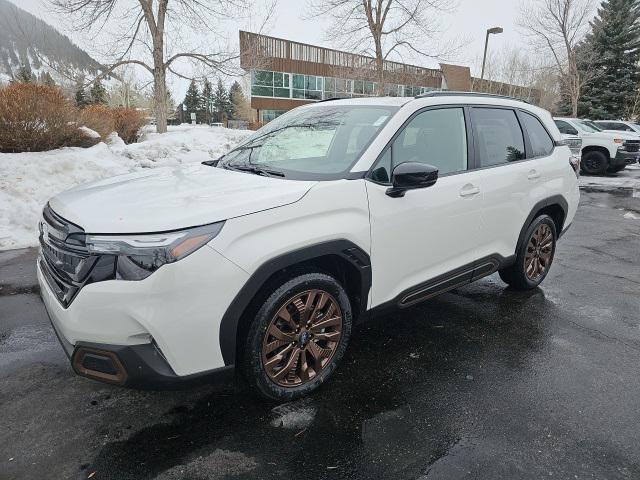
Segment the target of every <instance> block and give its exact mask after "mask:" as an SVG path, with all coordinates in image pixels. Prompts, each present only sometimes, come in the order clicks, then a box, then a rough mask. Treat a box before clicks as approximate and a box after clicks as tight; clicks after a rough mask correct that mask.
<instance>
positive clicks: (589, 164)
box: [580, 150, 609, 175]
mask: <svg viewBox="0 0 640 480" xmlns="http://www.w3.org/2000/svg"><path fill="white" fill-rule="evenodd" d="M608 167H609V159H608V158H607V155H605V154H604V153H602V152H600V151H598V150H594V151H591V152H587V153H585V154H583V155H582V160H581V162H580V168H581V169H582V173H586V174H589V175H603V174H604V173H606V171H607V168H608Z"/></svg>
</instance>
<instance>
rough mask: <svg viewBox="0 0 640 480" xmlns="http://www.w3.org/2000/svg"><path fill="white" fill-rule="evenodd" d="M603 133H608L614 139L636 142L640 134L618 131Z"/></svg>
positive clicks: (605, 131)
mask: <svg viewBox="0 0 640 480" xmlns="http://www.w3.org/2000/svg"><path fill="white" fill-rule="evenodd" d="M603 133H610V134H611V135H613V136H615V137H616V138H621V139H623V140H638V138H640V133H634V132H620V131H618V130H604V132H603Z"/></svg>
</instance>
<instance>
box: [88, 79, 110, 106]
mask: <svg viewBox="0 0 640 480" xmlns="http://www.w3.org/2000/svg"><path fill="white" fill-rule="evenodd" d="M89 94H90V95H91V103H93V104H98V103H100V104H103V105H104V104H106V103H107V90H106V89H105V88H104V86H103V85H102V82H101V81H100V80H98V81H97V82H95V83H94V84H93V86H92V87H91V90H90V91H89Z"/></svg>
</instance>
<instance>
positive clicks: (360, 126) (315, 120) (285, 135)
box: [219, 105, 398, 180]
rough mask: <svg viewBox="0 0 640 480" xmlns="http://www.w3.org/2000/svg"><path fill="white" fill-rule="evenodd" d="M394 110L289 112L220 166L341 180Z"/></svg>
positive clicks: (324, 108)
mask: <svg viewBox="0 0 640 480" xmlns="http://www.w3.org/2000/svg"><path fill="white" fill-rule="evenodd" d="M397 110H398V107H389V106H371V105H333V106H330V105H327V106H321V107H320V106H318V107H312V108H302V109H296V110H292V111H290V112H288V113H286V114H284V115H282V116H280V117H278V118H277V119H275V120H273V121H272V122H270V123H269V124H267V125H266V126H264V127H263V128H261V129H260V130H258V131H257V132H256V133H255V134H253V135H252V136H251V137H250V138H249V140H248V141H247V142H245V143H243V144H242V145H240V146H239V147H237V148H235V149H234V150H232V151H231V152H229V153H228V154H227V155H225V156H224V157H223V158H222V159H221V162H220V164H219V165H220V166H221V167H223V168H239V169H245V170H249V171H253V172H256V173H266V174H273V173H276V174H280V176H282V174H284V176H286V178H293V179H298V180H331V179H337V178H342V176H343V174H344V173H345V172H347V171H348V170H349V169H350V168H351V166H352V165H353V164H354V163H355V161H356V160H357V159H358V158H359V156H360V154H361V153H362V152H363V151H364V149H365V148H366V147H367V146H368V145H369V144H370V143H371V142H372V141H373V139H374V138H375V136H376V135H377V134H378V133H379V132H380V130H381V129H382V127H384V125H385V124H386V123H387V121H388V120H389V118H391V116H392V115H393V114H394V113H395V112H396V111H397Z"/></svg>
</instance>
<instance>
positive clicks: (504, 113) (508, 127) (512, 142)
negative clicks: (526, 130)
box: [471, 107, 525, 167]
mask: <svg viewBox="0 0 640 480" xmlns="http://www.w3.org/2000/svg"><path fill="white" fill-rule="evenodd" d="M471 120H472V122H473V129H474V135H475V143H476V149H477V156H478V160H479V163H480V167H490V166H494V165H501V164H505V163H509V162H515V161H518V160H523V159H524V158H525V150H524V137H523V135H522V129H521V128H520V123H519V122H518V117H517V116H516V112H515V111H514V110H511V109H506V108H484V107H482V108H478V107H474V108H472V112H471Z"/></svg>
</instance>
